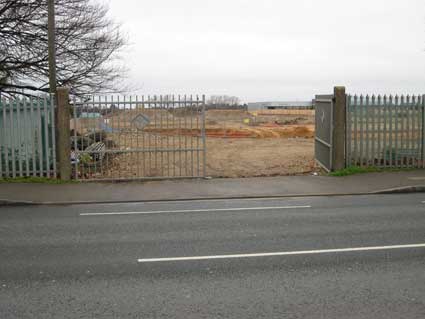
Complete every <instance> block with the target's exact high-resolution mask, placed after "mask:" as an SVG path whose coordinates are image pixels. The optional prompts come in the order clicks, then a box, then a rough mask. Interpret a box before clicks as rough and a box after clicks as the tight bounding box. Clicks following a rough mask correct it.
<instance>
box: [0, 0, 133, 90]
mask: <svg viewBox="0 0 425 319" xmlns="http://www.w3.org/2000/svg"><path fill="white" fill-rule="evenodd" d="M107 13H108V8H107V7H106V6H105V5H102V4H99V3H97V2H96V3H95V2H93V1H91V0H56V51H57V53H56V54H57V84H58V85H61V86H68V87H70V88H71V92H72V93H74V94H86V93H96V92H101V91H108V90H114V89H117V88H118V87H117V82H118V80H119V79H121V78H122V77H123V76H124V75H125V69H124V68H123V67H122V65H121V63H120V60H119V53H120V52H121V51H122V49H123V48H124V47H125V45H126V40H125V38H124V37H123V35H122V34H121V31H120V26H119V25H117V24H115V23H114V21H112V20H111V19H109V18H108V16H107ZM118 89H119V88H118ZM48 91H49V67H48V41H47V1H46V0H0V92H2V93H6V94H10V95H13V94H26V95H36V94H39V93H41V92H48Z"/></svg>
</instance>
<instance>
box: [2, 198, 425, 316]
mask: <svg viewBox="0 0 425 319" xmlns="http://www.w3.org/2000/svg"><path fill="white" fill-rule="evenodd" d="M423 201H425V195H424V194H412V195H380V196H355V197H314V198H289V199H288V198H286V199H267V200H219V201H189V202H168V203H167V202H163V203H141V204H134V203H132V204H117V205H76V206H34V207H2V208H0V318H2V319H6V318H43V319H45V318H338V319H340V318H385V319H388V318H403V319H406V318H425V245H424V244H425V203H423ZM405 245H414V246H405ZM371 247H372V248H371ZM373 247H374V248H373ZM342 249H345V250H342ZM178 258H181V259H178Z"/></svg>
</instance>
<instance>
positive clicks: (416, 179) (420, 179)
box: [407, 176, 425, 181]
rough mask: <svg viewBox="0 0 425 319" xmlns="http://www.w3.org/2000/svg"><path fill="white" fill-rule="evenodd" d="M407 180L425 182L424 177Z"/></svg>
mask: <svg viewBox="0 0 425 319" xmlns="http://www.w3.org/2000/svg"><path fill="white" fill-rule="evenodd" d="M407 179H410V180H411V181H425V176H424V177H408V178H407Z"/></svg>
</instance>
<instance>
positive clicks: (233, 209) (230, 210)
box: [80, 205, 311, 216]
mask: <svg viewBox="0 0 425 319" xmlns="http://www.w3.org/2000/svg"><path fill="white" fill-rule="evenodd" d="M299 208H311V206H309V205H307V206H279V207H238V208H208V209H183V210H153V211H146V212H111V213H81V214H80V216H104V215H151V214H170V213H205V212H232V211H244V210H273V209H299Z"/></svg>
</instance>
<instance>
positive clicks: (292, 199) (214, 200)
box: [93, 196, 296, 206]
mask: <svg viewBox="0 0 425 319" xmlns="http://www.w3.org/2000/svg"><path fill="white" fill-rule="evenodd" d="M295 199H296V196H293V197H286V196H283V197H282V196H281V197H279V196H278V197H252V198H237V197H235V198H230V199H229V198H213V199H185V200H180V199H176V200H169V201H161V200H159V201H140V202H126V203H100V204H93V205H96V206H118V205H119V206H123V205H125V206H138V205H144V204H160V205H166V204H170V205H175V204H179V203H193V202H201V203H208V202H229V201H234V202H238V201H259V202H264V201H273V200H276V201H286V202H290V201H294V200H295Z"/></svg>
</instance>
